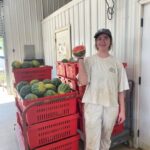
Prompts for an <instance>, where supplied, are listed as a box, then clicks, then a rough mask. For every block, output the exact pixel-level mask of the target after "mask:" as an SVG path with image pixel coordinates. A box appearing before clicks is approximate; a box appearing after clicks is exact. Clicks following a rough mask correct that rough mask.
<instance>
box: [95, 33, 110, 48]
mask: <svg viewBox="0 0 150 150" xmlns="http://www.w3.org/2000/svg"><path fill="white" fill-rule="evenodd" d="M95 44H96V48H97V49H98V50H107V51H108V50H109V48H110V45H111V40H110V37H109V36H108V35H106V34H101V35H100V36H99V37H98V38H97V39H96V41H95Z"/></svg>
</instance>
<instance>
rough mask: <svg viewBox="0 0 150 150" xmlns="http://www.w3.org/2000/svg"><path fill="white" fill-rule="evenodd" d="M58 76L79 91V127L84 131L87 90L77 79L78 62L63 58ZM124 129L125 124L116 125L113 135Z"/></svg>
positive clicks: (125, 65) (59, 64) (58, 67)
mask: <svg viewBox="0 0 150 150" xmlns="http://www.w3.org/2000/svg"><path fill="white" fill-rule="evenodd" d="M123 66H124V68H126V67H127V64H126V63H123ZM56 67H57V76H58V77H59V78H60V79H61V81H62V82H63V83H67V84H69V85H70V87H71V88H72V89H74V90H76V91H78V94H79V98H78V102H77V105H78V112H79V121H78V129H80V131H81V132H84V125H83V122H84V121H83V118H84V117H83V103H82V102H81V99H82V96H83V94H84V91H85V86H79V84H78V81H77V75H78V70H79V69H78V62H76V61H75V60H73V59H71V60H67V59H63V60H62V61H58V62H57V66H56ZM123 131H124V124H120V125H118V124H117V123H116V125H115V126H114V129H113V132H112V136H116V135H117V134H120V133H122V132H123Z"/></svg>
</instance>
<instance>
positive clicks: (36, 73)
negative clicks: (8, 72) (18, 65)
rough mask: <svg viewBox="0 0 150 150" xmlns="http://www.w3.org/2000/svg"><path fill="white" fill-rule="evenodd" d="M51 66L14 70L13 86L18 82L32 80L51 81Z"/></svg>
mask: <svg viewBox="0 0 150 150" xmlns="http://www.w3.org/2000/svg"><path fill="white" fill-rule="evenodd" d="M51 72H52V67H51V66H44V67H37V68H24V69H23V68H22V69H14V70H13V73H14V78H15V84H17V83H18V82H20V81H31V80H33V79H38V80H44V79H51Z"/></svg>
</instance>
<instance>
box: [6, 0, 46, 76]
mask: <svg viewBox="0 0 150 150" xmlns="http://www.w3.org/2000/svg"><path fill="white" fill-rule="evenodd" d="M42 12H43V10H42V0H13V1H12V0H5V1H4V16H5V42H6V47H5V50H6V51H7V55H6V56H7V60H8V67H9V72H10V75H11V62H12V61H13V60H23V58H24V45H25V44H27V45H28V44H34V45H35V53H36V58H43V57H44V56H43V55H44V54H43V46H42V28H41V21H42V19H43V13H42ZM13 49H14V52H13ZM10 78H12V77H11V76H10Z"/></svg>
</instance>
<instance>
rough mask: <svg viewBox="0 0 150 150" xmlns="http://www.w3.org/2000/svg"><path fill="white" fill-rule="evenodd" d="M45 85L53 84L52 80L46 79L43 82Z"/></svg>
mask: <svg viewBox="0 0 150 150" xmlns="http://www.w3.org/2000/svg"><path fill="white" fill-rule="evenodd" d="M43 83H44V84H47V83H51V80H50V79H44V80H43Z"/></svg>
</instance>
